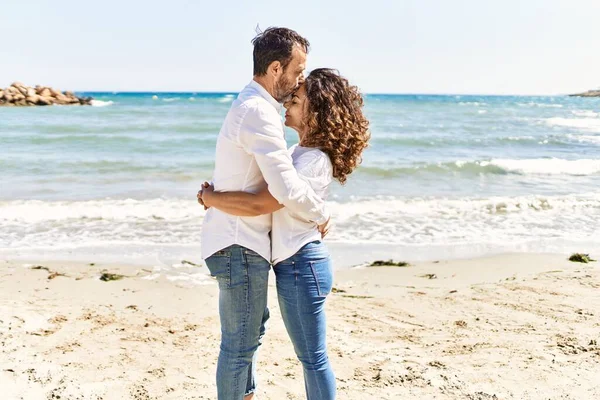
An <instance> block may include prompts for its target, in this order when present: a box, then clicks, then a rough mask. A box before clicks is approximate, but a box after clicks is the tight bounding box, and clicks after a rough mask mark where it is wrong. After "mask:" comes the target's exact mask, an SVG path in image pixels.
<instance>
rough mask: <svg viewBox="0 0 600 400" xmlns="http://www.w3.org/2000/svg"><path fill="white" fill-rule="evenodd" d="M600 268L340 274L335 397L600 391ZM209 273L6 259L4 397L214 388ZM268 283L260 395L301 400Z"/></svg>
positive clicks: (2, 274)
mask: <svg viewBox="0 0 600 400" xmlns="http://www.w3.org/2000/svg"><path fill="white" fill-rule="evenodd" d="M598 264H599V263H591V264H578V263H572V262H569V261H567V260H566V257H565V255H545V254H526V255H522V254H508V255H500V256H494V257H485V258H478V259H469V260H453V261H440V262H423V263H417V264H415V265H413V266H410V267H377V268H373V267H369V268H366V267H365V268H355V269H350V270H341V271H337V272H336V278H335V289H334V292H333V293H332V294H331V295H330V297H329V300H328V317H329V332H328V334H329V351H330V358H331V360H332V364H333V367H334V370H335V373H336V377H337V384H338V390H339V392H338V398H339V399H598V398H600V266H599V265H598ZM36 265H41V266H44V267H47V268H48V270H46V269H32V267H33V266H36ZM192 268H193V267H192ZM203 269H204V267H200V268H198V276H197V279H196V280H195V284H190V282H188V281H184V280H168V279H167V277H166V276H164V275H159V274H158V273H157V272H156V271H153V268H152V266H148V267H144V268H140V267H135V266H125V265H123V266H117V265H89V264H84V263H73V262H71V263H69V262H64V263H60V262H54V261H53V262H44V261H39V260H38V261H36V262H29V263H23V262H22V261H18V262H17V261H11V260H3V261H0V351H1V352H0V388H1V391H2V393H1V394H0V398H1V399H2V400H12V399H27V400H29V399H33V400H36V399H59V398H60V399H214V398H216V392H215V385H214V370H215V363H216V358H217V353H218V343H219V323H218V321H219V319H218V313H217V294H218V289H217V286H216V284H215V282H214V281H213V280H212V279H210V278H208V277H206V275H205V274H204V272H203ZM102 271H109V272H113V273H121V274H124V275H127V277H125V278H124V279H122V280H118V281H109V282H104V281H101V280H100V279H99V276H100V274H101V273H102ZM55 272H56V273H59V275H57V274H55ZM60 274H64V275H60ZM50 278H51V279H50ZM171 279H176V278H173V277H171ZM270 286H271V287H270V289H269V290H270V297H269V304H270V308H271V311H272V313H271V315H272V316H271V319H270V321H269V325H268V330H267V336H266V337H265V341H264V344H263V346H262V347H261V349H260V364H259V374H260V375H259V386H260V387H259V391H258V393H257V400H267V399H273V400H274V399H277V400H281V399H304V398H305V395H304V383H303V380H302V370H301V367H300V364H299V363H298V361H297V360H296V358H295V355H294V352H293V349H292V346H291V343H290V341H289V339H288V337H287V334H286V332H285V328H284V326H283V323H282V321H281V316H280V313H279V308H278V306H277V301H276V292H275V287H274V276H272V279H271V282H270Z"/></svg>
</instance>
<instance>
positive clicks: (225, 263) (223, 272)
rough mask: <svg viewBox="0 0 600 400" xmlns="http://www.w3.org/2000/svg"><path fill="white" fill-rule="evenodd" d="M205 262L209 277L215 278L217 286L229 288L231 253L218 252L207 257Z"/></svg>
mask: <svg viewBox="0 0 600 400" xmlns="http://www.w3.org/2000/svg"><path fill="white" fill-rule="evenodd" d="M205 262H206V266H207V267H208V270H209V271H210V275H211V276H214V277H215V278H217V281H218V282H219V286H220V287H222V288H229V287H230V286H231V252H227V251H218V252H216V253H215V254H213V255H212V256H210V257H208V258H207V259H206V260H205Z"/></svg>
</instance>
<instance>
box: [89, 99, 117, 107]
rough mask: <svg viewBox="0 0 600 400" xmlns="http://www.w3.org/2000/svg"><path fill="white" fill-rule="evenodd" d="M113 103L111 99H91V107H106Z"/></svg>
mask: <svg viewBox="0 0 600 400" xmlns="http://www.w3.org/2000/svg"><path fill="white" fill-rule="evenodd" d="M113 104H115V103H114V101H112V100H109V101H102V100H92V101H91V105H92V107H107V106H112V105H113Z"/></svg>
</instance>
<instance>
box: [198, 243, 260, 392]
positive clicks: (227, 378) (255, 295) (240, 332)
mask: <svg viewBox="0 0 600 400" xmlns="http://www.w3.org/2000/svg"><path fill="white" fill-rule="evenodd" d="M205 261H206V265H207V267H208V269H209V270H210V274H211V275H212V276H215V277H216V278H217V281H218V282H219V316H220V319H221V348H220V352H219V361H218V363H217V392H218V399H219V400H242V399H243V398H244V396H245V395H247V394H250V393H253V392H254V391H255V390H256V356H257V349H258V346H260V344H261V339H262V337H263V335H264V334H265V322H267V320H268V319H269V309H268V308H267V290H268V285H267V284H268V281H269V270H270V269H271V265H270V263H269V261H267V260H265V259H264V258H262V257H261V256H259V255H258V254H257V253H255V252H254V251H252V250H250V249H247V248H245V247H242V246H238V245H233V246H229V247H227V248H225V249H223V250H221V251H218V252H217V253H215V254H213V255H212V256H210V257H208V258H207V259H206V260H205Z"/></svg>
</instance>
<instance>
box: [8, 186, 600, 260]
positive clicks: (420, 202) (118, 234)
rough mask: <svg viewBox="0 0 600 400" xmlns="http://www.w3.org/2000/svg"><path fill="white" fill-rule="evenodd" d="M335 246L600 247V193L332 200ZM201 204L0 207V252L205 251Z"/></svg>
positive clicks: (119, 202) (157, 201)
mask: <svg viewBox="0 0 600 400" xmlns="http://www.w3.org/2000/svg"><path fill="white" fill-rule="evenodd" d="M328 204H329V207H330V209H331V210H332V216H333V217H332V219H333V221H334V222H335V227H334V229H333V230H332V232H331V234H330V239H331V240H332V241H334V242H361V243H395V244H414V245H424V244H439V245H448V244H450V245H451V244H452V243H476V242H477V243H478V242H481V241H482V240H484V241H497V242H499V243H500V242H506V241H509V242H513V241H515V240H526V239H531V238H535V239H536V240H539V239H540V238H548V237H550V238H557V237H558V238H568V239H570V240H590V238H596V241H597V242H600V231H599V230H598V229H599V228H598V226H597V224H595V223H593V221H595V220H597V219H598V218H599V217H600V192H598V193H588V194H582V195H568V196H520V197H491V198H468V197H465V198H456V199H451V198H433V197H430V198H393V197H390V198H382V197H375V198H355V199H353V200H352V201H350V202H329V203H328ZM204 214H205V212H204V210H203V209H202V208H201V207H199V206H198V205H197V204H196V203H195V201H194V199H185V200H184V199H151V200H131V199H124V200H117V199H105V200H94V201H56V202H49V201H34V200H20V201H8V202H0V223H1V224H2V226H3V228H5V229H2V231H0V250H1V249H7V248H8V249H15V248H23V249H31V248H38V247H44V246H48V247H54V248H59V247H64V248H72V247H77V246H100V245H110V244H111V243H112V244H127V243H128V244H139V245H148V246H152V245H157V246H158V245H160V246H179V245H193V246H197V245H199V237H200V232H201V229H202V218H203V216H204Z"/></svg>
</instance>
